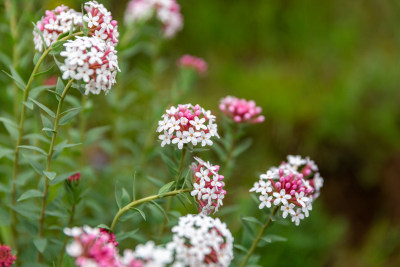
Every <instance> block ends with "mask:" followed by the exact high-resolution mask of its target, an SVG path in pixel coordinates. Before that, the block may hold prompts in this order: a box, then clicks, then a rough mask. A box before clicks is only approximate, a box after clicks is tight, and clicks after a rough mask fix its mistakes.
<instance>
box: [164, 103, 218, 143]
mask: <svg viewBox="0 0 400 267" xmlns="http://www.w3.org/2000/svg"><path fill="white" fill-rule="evenodd" d="M161 118H162V120H160V121H159V122H158V128H157V132H159V133H160V132H164V134H161V135H159V139H161V140H163V142H162V143H161V146H164V145H166V144H169V143H170V142H169V141H168V140H170V141H171V143H172V144H176V145H177V146H178V148H179V149H182V148H183V146H184V145H186V144H189V143H190V144H192V145H193V146H196V145H198V144H201V145H202V146H206V145H212V144H213V142H212V141H211V138H212V137H214V136H216V137H218V138H219V136H218V133H217V124H216V123H214V118H215V117H214V116H212V115H211V113H210V111H206V110H204V109H202V108H201V107H200V106H199V105H196V106H192V105H191V104H185V105H179V106H178V107H171V108H170V109H168V110H167V111H166V113H165V114H164V115H162V117H161ZM166 133H168V140H165V138H166ZM164 141H165V142H164Z"/></svg>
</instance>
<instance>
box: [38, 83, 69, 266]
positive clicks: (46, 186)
mask: <svg viewBox="0 0 400 267" xmlns="http://www.w3.org/2000/svg"><path fill="white" fill-rule="evenodd" d="M73 81H74V79H71V80H69V82H68V83H67V85H66V86H65V88H64V91H63V93H62V95H61V97H60V101H59V102H58V107H57V113H56V117H55V119H54V129H53V136H52V137H51V143H50V147H49V152H48V153H47V162H46V172H49V171H50V167H51V162H52V159H53V153H54V147H55V144H56V138H57V132H58V127H59V125H58V122H59V120H60V114H61V107H62V104H63V102H64V99H65V96H66V95H67V93H68V90H69V89H70V88H71V86H72V82H73ZM43 178H44V190H43V202H42V210H41V212H40V218H39V238H42V237H43V225H44V220H45V213H46V205H47V203H46V202H47V201H46V200H47V195H48V193H49V186H50V184H49V179H48V178H47V177H46V176H43ZM40 261H41V253H40V252H38V262H40Z"/></svg>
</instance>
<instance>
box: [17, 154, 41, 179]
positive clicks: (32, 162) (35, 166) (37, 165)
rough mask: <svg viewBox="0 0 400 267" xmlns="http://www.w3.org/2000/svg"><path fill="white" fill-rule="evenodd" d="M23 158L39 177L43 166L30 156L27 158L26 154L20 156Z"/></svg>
mask: <svg viewBox="0 0 400 267" xmlns="http://www.w3.org/2000/svg"><path fill="white" fill-rule="evenodd" d="M22 155H23V157H24V158H25V159H26V160H27V161H28V163H29V164H30V165H31V166H32V168H33V169H34V170H35V172H37V173H38V174H39V175H43V170H44V166H43V165H42V164H40V163H39V162H38V161H36V160H35V159H34V158H33V157H32V156H28V155H26V154H22Z"/></svg>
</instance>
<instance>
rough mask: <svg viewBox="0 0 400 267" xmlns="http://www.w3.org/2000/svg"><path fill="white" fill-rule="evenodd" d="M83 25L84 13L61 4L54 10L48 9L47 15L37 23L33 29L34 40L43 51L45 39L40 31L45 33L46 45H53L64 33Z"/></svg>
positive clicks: (36, 47) (36, 45) (37, 47)
mask: <svg viewBox="0 0 400 267" xmlns="http://www.w3.org/2000/svg"><path fill="white" fill-rule="evenodd" d="M80 26H82V13H80V12H76V11H75V10H73V9H71V8H69V7H67V6H64V5H61V6H58V7H56V8H55V9H54V10H51V11H50V10H46V13H45V16H44V17H42V19H41V20H39V21H38V22H37V23H36V27H35V29H34V30H33V42H34V43H35V49H36V50H37V51H39V52H42V51H43V40H42V37H41V36H40V34H39V33H38V31H40V32H41V34H42V35H43V39H44V42H45V44H46V46H50V45H52V44H53V43H54V42H55V41H57V39H58V37H59V36H60V35H61V34H62V33H66V32H69V31H70V30H71V29H72V31H75V30H76V28H77V27H80Z"/></svg>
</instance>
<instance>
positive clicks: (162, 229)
mask: <svg viewBox="0 0 400 267" xmlns="http://www.w3.org/2000/svg"><path fill="white" fill-rule="evenodd" d="M185 155H186V145H184V146H183V148H182V155H181V160H180V162H179V169H178V174H177V176H176V179H175V181H176V183H175V190H176V189H177V186H178V181H179V178H180V177H181V174H182V169H183V163H184V162H185ZM172 201H173V198H172V197H171V198H169V199H168V202H167V207H166V209H165V213H166V214H168V212H169V211H170V210H171V207H172ZM166 226H167V218H164V221H163V223H162V225H161V227H160V231H159V233H158V241H160V240H161V237H162V235H163V233H164V230H165V227H166Z"/></svg>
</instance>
